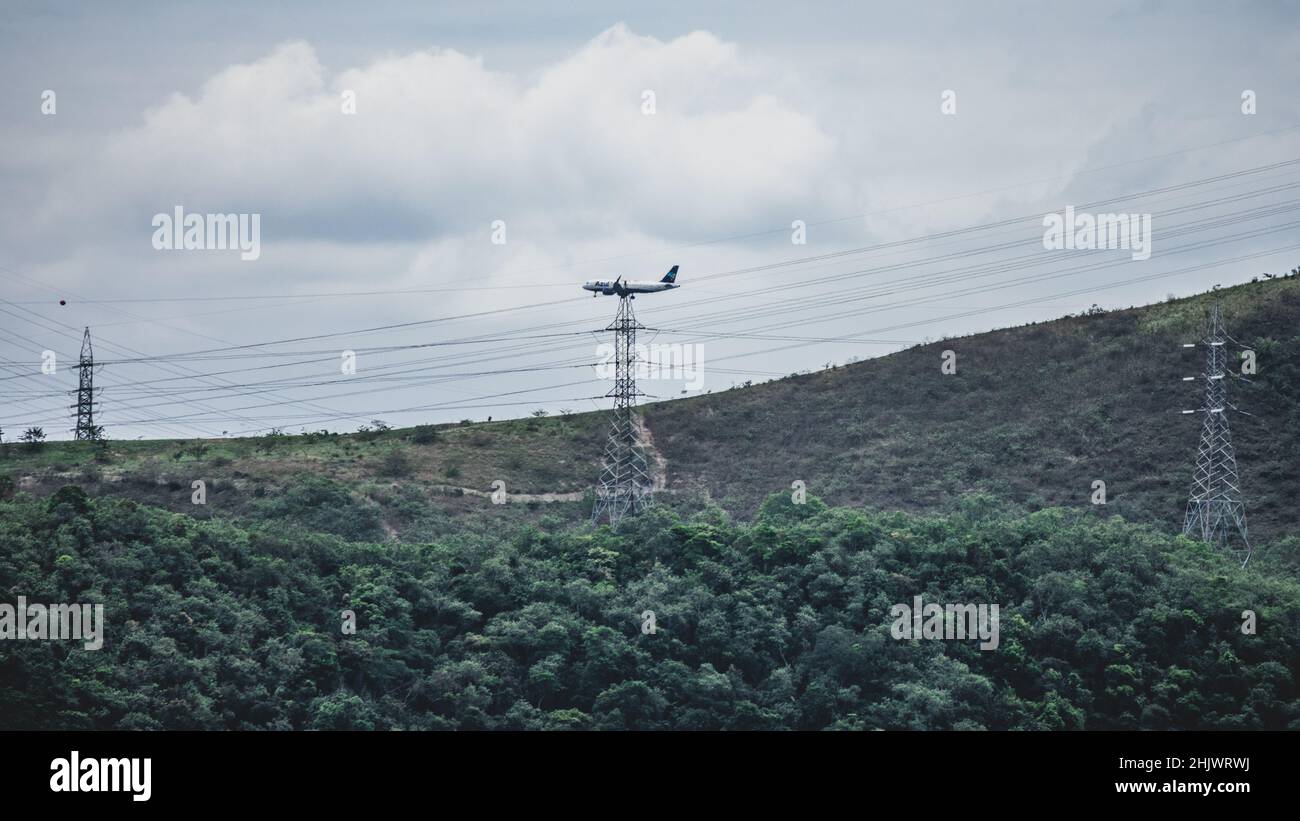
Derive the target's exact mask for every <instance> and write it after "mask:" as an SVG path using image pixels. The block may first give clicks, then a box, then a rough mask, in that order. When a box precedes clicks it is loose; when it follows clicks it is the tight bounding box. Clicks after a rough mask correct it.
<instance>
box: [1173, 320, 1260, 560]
mask: <svg viewBox="0 0 1300 821" xmlns="http://www.w3.org/2000/svg"><path fill="white" fill-rule="evenodd" d="M1230 340H1232V337H1230V336H1229V335H1228V334H1227V332H1226V331H1224V329H1223V320H1222V317H1221V316H1220V313H1219V306H1218V305H1215V306H1214V307H1213V308H1212V309H1211V311H1210V323H1209V332H1208V334H1207V335H1206V337H1205V339H1204V340H1203V342H1202V344H1204V345H1205V347H1206V349H1207V351H1206V355H1205V360H1206V364H1205V373H1204V374H1202V377H1201V378H1202V379H1204V380H1205V405H1204V406H1203V407H1201V408H1198V409H1197V410H1190V411H1183V413H1184V414H1192V413H1200V414H1203V415H1204V417H1205V419H1204V424H1203V425H1202V427H1201V446H1200V450H1199V451H1198V452H1197V454H1196V471H1195V473H1194V474H1193V476H1192V490H1191V493H1190V494H1189V495H1188V497H1187V517H1186V518H1185V519H1184V521H1183V535H1184V536H1190V537H1192V538H1195V539H1200V540H1201V541H1203V542H1206V543H1207V544H1210V545H1213V546H1214V547H1216V548H1218V549H1219V550H1222V551H1225V552H1227V553H1230V554H1231V555H1233V556H1235V557H1237V558H1240V559H1241V566H1242V567H1245V566H1246V562H1248V561H1250V552H1251V547H1250V538H1249V536H1247V533H1246V503H1245V502H1244V501H1243V500H1242V497H1241V480H1240V478H1239V477H1238V476H1237V457H1236V454H1235V453H1234V452H1233V449H1232V435H1231V433H1230V432H1229V430H1228V411H1229V410H1237V408H1236V406H1235V405H1233V404H1232V403H1230V402H1229V401H1228V390H1227V385H1226V384H1225V383H1226V382H1227V378H1228V376H1229V375H1231V374H1230V373H1229V371H1228V367H1227V364H1228V342H1229V341H1230ZM1232 341H1235V340H1232ZM1189 347H1190V346H1189ZM1194 379H1195V377H1188V380H1194ZM1238 540H1239V544H1235V545H1234V544H1232V543H1233V542H1234V541H1238Z"/></svg>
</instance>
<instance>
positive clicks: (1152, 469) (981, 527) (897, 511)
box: [0, 280, 1300, 730]
mask: <svg viewBox="0 0 1300 821" xmlns="http://www.w3.org/2000/svg"><path fill="white" fill-rule="evenodd" d="M1215 298H1217V299H1221V300H1222V301H1223V304H1224V310H1225V315H1226V318H1227V321H1228V323H1229V328H1230V330H1231V331H1232V333H1233V334H1234V335H1235V336H1236V337H1237V338H1238V339H1240V340H1243V341H1246V340H1249V341H1250V342H1251V344H1253V345H1254V346H1255V349H1256V350H1257V351H1258V352H1259V371H1260V374H1259V378H1258V379H1257V380H1256V381H1255V383H1254V384H1253V385H1251V386H1249V387H1244V386H1243V387H1242V388H1241V389H1240V391H1239V396H1240V404H1241V405H1243V406H1244V407H1248V408H1249V409H1250V410H1251V411H1252V412H1253V413H1256V414H1257V416H1255V417H1241V420H1242V421H1240V422H1238V421H1237V420H1234V423H1235V424H1234V433H1235V436H1236V439H1237V443H1238V453H1239V457H1240V462H1241V472H1242V478H1243V481H1244V483H1245V486H1246V490H1247V493H1248V495H1249V498H1250V499H1251V507H1250V516H1251V522H1252V526H1253V532H1254V534H1255V540H1256V545H1257V547H1262V548H1263V549H1262V550H1260V551H1258V553H1257V556H1258V558H1257V559H1255V560H1252V562H1251V563H1250V566H1249V567H1247V568H1245V569H1242V568H1240V567H1239V565H1238V564H1237V563H1236V562H1235V561H1233V560H1232V559H1231V558H1230V557H1229V556H1227V555H1224V554H1221V553H1217V552H1216V551H1214V550H1213V549H1211V548H1210V547H1209V546H1207V545H1204V544H1201V543H1198V542H1194V541H1192V540H1189V539H1186V538H1183V537H1182V536H1180V535H1178V527H1177V522H1178V520H1179V519H1180V517H1181V514H1182V497H1183V494H1184V493H1185V492H1186V486H1187V483H1188V476H1189V471H1190V465H1189V461H1190V459H1191V454H1192V452H1193V449H1194V447H1195V442H1196V436H1197V430H1196V422H1195V420H1190V419H1188V418H1185V417H1182V416H1181V415H1179V414H1178V413H1177V410H1178V408H1180V407H1183V406H1188V405H1191V406H1195V405H1196V403H1197V397H1196V395H1195V388H1194V387H1192V388H1188V387H1186V386H1185V385H1184V383H1181V382H1180V381H1179V377H1181V376H1182V375H1183V374H1185V373H1190V372H1193V371H1194V369H1195V368H1196V363H1195V361H1194V360H1195V359H1196V358H1197V357H1198V356H1199V353H1198V352H1196V351H1194V350H1193V351H1190V352H1186V353H1185V349H1182V348H1181V347H1179V346H1180V344H1181V343H1182V342H1183V341H1184V340H1186V339H1189V338H1192V337H1194V336H1195V334H1196V329H1197V326H1198V325H1199V322H1200V321H1201V318H1202V317H1203V315H1204V309H1205V306H1206V304H1207V303H1208V301H1209V298H1208V297H1200V298H1195V299H1189V300H1180V301H1174V302H1169V303H1166V304H1163V305H1158V306H1151V307H1147V308H1142V309H1136V310H1130V311H1121V312H1115V313H1111V314H1104V315H1090V316H1084V317H1074V318H1067V319H1063V320H1058V321H1054V322H1050V323H1044V324H1039V325H1031V326H1027V327H1021V328H1013V329H1007V330H1003V331H998V332H995V333H990V334H981V335H978V336H971V337H967V338H962V339H953V340H946V341H942V342H937V343H934V344H930V345H925V346H921V347H918V348H914V349H911V350H908V351H905V352H902V353H899V354H896V355H894V356H889V357H885V358H882V359H879V360H873V361H869V362H864V363H860V364H856V365H852V366H849V367H841V368H835V369H832V370H828V371H824V372H820V373H815V374H809V375H803V376H795V377H792V378H789V379H784V380H779V381H776V382H772V383H768V384H764V385H758V386H753V387H747V388H740V389H735V390H730V391H726V392H723V393H719V394H713V395H706V396H701V397H697V398H693V399H689V400H679V401H673V402H666V403H660V404H657V405H651V406H648V407H646V408H645V409H644V411H645V419H646V422H647V426H648V428H649V430H650V434H651V436H652V437H653V441H654V445H655V451H654V457H655V458H654V462H655V464H656V465H658V466H659V467H658V469H659V470H664V471H666V473H665V474H663V475H664V476H665V478H666V482H667V488H666V490H667V492H665V493H662V494H661V495H660V497H659V498H660V500H661V503H660V504H658V505H657V506H656V507H654V508H652V509H651V510H650V511H649V512H647V513H646V514H645V515H643V516H640V517H636V518H634V519H632V520H630V521H628V522H627V523H626V525H625V526H621V527H620V528H618V529H616V530H611V529H609V528H606V527H599V528H592V527H591V526H590V525H588V524H587V522H586V518H587V516H588V514H589V511H590V504H591V496H590V491H589V487H590V483H591V481H592V478H593V477H594V476H595V475H596V471H597V461H596V460H597V455H598V454H599V452H600V447H601V442H602V437H603V435H604V429H605V417H604V415H603V414H581V415H574V416H566V417H560V418H556V417H547V418H539V417H530V418H527V419H521V420H511V421H505V422H494V423H491V424H473V423H463V424H457V425H443V426H436V427H434V426H421V427H417V428H413V429H407V430H383V431H366V432H362V433H357V434H351V435H329V434H314V435H306V436H278V435H277V436H268V437H261V438H257V439H238V440H218V441H206V442H193V441H182V442H108V443H106V444H103V445H98V444H95V443H51V444H48V445H45V446H44V447H36V448H33V447H29V446H26V445H12V444H7V445H5V446H4V448H3V456H4V461H3V463H0V588H4V589H5V590H8V591H9V595H11V596H25V597H26V598H27V600H28V601H29V602H30V601H35V602H95V603H99V604H102V605H103V607H104V613H105V614H106V615H105V618H104V622H103V623H102V626H103V635H102V638H103V641H102V646H101V647H99V648H98V649H84V648H83V647H82V646H81V645H78V644H76V643H75V642H71V643H70V642H62V641H0V729H22V728H30V729H56V728H59V729H73V728H86V729H108V728H115V729H1025V730H1042V729H1107V728H1138V727H1141V728H1149V729H1284V728H1290V729H1296V728H1300V689H1298V688H1297V681H1300V649H1298V646H1300V533H1297V531H1296V527H1295V516H1296V512H1295V507H1294V504H1293V502H1292V499H1293V497H1294V493H1295V489H1296V482H1297V477H1296V475H1295V474H1296V471H1295V465H1296V464H1297V463H1298V462H1297V456H1300V453H1297V442H1296V432H1295V431H1296V422H1297V421H1300V419H1297V402H1296V398H1297V397H1296V390H1297V386H1300V370H1298V369H1297V366H1296V365H1295V364H1293V363H1294V362H1295V361H1296V355H1297V354H1300V337H1297V335H1296V330H1295V329H1296V328H1297V327H1300V326H1298V325H1297V322H1296V320H1297V319H1298V318H1300V281H1298V280H1287V281H1281V282H1278V281H1274V282H1267V283H1259V284H1253V285H1250V286H1243V287H1240V288H1234V289H1231V290H1229V291H1225V292H1221V293H1219V294H1216V295H1215ZM943 350H953V351H956V352H957V354H958V369H957V373H956V374H954V375H947V376H946V375H942V374H941V373H940V369H939V361H940V353H941V352H942V351H943ZM1188 357H1191V359H1189V358H1188ZM1234 387H1235V386H1234ZM1096 478H1100V479H1103V480H1104V481H1106V483H1107V488H1108V491H1109V497H1110V499H1109V504H1108V505H1107V506H1105V507H1097V506H1094V505H1091V504H1089V502H1088V495H1089V493H1090V491H1091V482H1092V481H1093V479H1096ZM197 479H202V480H203V481H204V482H206V484H207V498H206V504H203V505H195V504H192V502H191V494H192V492H193V491H192V489H191V482H192V481H194V480H197ZM795 480H802V481H804V482H806V483H807V488H808V497H807V503H806V504H802V505H796V504H793V503H792V500H791V498H790V492H789V487H790V483H791V482H793V481H795ZM495 481H502V482H505V487H506V491H507V493H508V497H509V500H510V501H508V502H507V503H505V504H494V503H493V501H492V499H491V498H490V496H489V494H490V492H491V491H492V490H493V482H495ZM828 502H833V503H834V504H828ZM1114 514H1122V515H1114ZM917 596H921V597H923V598H924V600H925V601H926V602H929V603H947V604H948V605H949V606H962V603H965V604H966V605H968V606H971V607H978V606H985V607H991V606H997V607H1000V608H1001V611H1000V615H999V616H998V617H997V618H998V619H1000V622H996V623H1000V633H999V634H998V639H997V642H996V645H997V646H996V647H990V648H986V649H987V650H988V651H987V652H986V651H985V650H983V649H981V646H980V644H979V643H978V642H976V641H971V640H963V639H960V638H954V639H953V640H945V641H928V640H921V639H916V638H914V637H906V636H897V635H895V634H894V632H893V627H892V626H891V613H892V610H893V608H895V607H897V606H898V605H899V603H900V602H912V601H914V600H915V598H914V597H917ZM1247 612H1249V613H1250V614H1252V615H1251V619H1252V623H1254V620H1255V619H1257V625H1256V627H1254V628H1252V629H1249V630H1248V629H1245V623H1244V622H1243V614H1245V613H1247ZM647 614H651V615H650V617H651V618H652V620H653V629H651V628H650V627H648V626H647V625H648V624H650V623H649V622H647V621H646V619H647ZM349 619H351V620H353V622H352V623H353V624H354V626H355V630H354V631H352V630H350V629H349V627H348V626H347V625H348V624H349ZM923 638H927V639H928V638H938V636H925V637H923Z"/></svg>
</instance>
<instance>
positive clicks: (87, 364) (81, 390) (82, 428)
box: [73, 328, 99, 441]
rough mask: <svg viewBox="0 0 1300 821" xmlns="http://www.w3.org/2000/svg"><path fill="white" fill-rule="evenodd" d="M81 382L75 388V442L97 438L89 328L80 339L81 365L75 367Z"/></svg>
mask: <svg viewBox="0 0 1300 821" xmlns="http://www.w3.org/2000/svg"><path fill="white" fill-rule="evenodd" d="M77 368H78V370H79V371H80V372H81V380H80V382H79V383H78V387H77V404H76V406H75V407H76V409H77V428H76V430H75V431H73V434H74V438H75V439H76V440H77V441H93V440H95V439H98V438H99V428H97V427H95V352H94V351H93V350H92V349H91V347H90V328H86V334H85V336H83V337H82V338H81V363H80V364H79V365H78V366H77Z"/></svg>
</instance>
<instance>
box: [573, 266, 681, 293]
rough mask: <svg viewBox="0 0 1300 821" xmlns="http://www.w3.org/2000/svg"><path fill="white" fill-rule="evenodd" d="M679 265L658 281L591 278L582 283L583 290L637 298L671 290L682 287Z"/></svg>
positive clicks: (619, 277)
mask: <svg viewBox="0 0 1300 821" xmlns="http://www.w3.org/2000/svg"><path fill="white" fill-rule="evenodd" d="M677 267H678V266H676V265H674V266H673V267H672V268H671V269H670V270H669V271H668V273H666V274H664V278H663V279H661V280H659V281H658V282H638V281H633V280H630V279H623V277H621V276H618V277H614V279H612V280H609V279H591V280H588V281H586V282H584V283H583V284H582V288H583V290H586V291H591V292H592V293H591V295H592V297H598V296H600V295H601V294H604V295H605V296H613V295H614V294H618V295H619V296H620V297H624V296H625V297H630V298H631V299H636V295H637V294H653V293H657V292H659V291H671V290H672V289H673V288H680V287H681V286H680V285H678V284H677Z"/></svg>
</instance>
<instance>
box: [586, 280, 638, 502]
mask: <svg viewBox="0 0 1300 821" xmlns="http://www.w3.org/2000/svg"><path fill="white" fill-rule="evenodd" d="M644 327H645V326H644V325H641V324H640V323H638V322H637V321H636V315H635V314H634V313H633V311H632V300H631V299H630V298H629V297H628V295H622V296H620V297H619V300H618V313H617V314H616V315H615V317H614V321H613V322H612V323H611V324H610V325H609V327H607V328H606V329H605V330H607V331H613V332H614V387H613V388H612V389H610V391H609V393H607V394H605V395H606V396H611V397H613V398H614V411H613V414H612V416H611V419H610V429H609V438H608V439H607V440H606V442H605V456H604V459H603V460H602V467H601V472H600V484H599V485H598V486H597V487H596V505H595V507H594V508H593V509H592V511H591V521H592V522H593V523H595V522H598V521H600V519H601V518H602V517H607V518H608V519H609V523H610V524H611V525H616V524H618V522H619V520H621V519H622V518H624V517H625V516H633V515H636V514H637V513H640V512H641V511H643V510H645V509H646V508H647V507H649V506H650V502H651V493H652V491H653V488H652V487H651V483H650V472H649V470H647V469H646V459H645V451H644V450H642V448H641V442H640V439H639V437H638V435H637V425H636V419H635V417H634V415H633V413H632V406H633V405H634V404H635V402H636V398H637V397H638V396H642V395H643V394H642V393H641V392H640V391H638V390H637V387H636V332H637V329H638V328H644Z"/></svg>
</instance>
